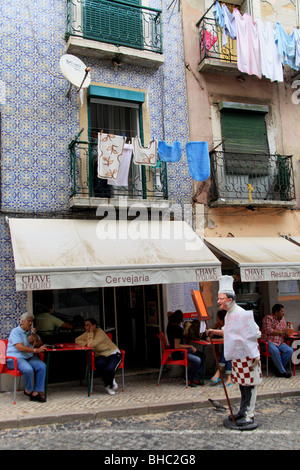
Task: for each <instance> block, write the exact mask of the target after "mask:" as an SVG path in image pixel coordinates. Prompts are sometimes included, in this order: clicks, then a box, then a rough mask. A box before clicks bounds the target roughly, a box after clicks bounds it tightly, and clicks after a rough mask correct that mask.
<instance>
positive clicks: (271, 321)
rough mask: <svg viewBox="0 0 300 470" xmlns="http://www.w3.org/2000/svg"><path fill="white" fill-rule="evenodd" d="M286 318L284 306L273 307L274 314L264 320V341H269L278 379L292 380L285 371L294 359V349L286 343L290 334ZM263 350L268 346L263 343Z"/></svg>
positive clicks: (269, 348)
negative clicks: (292, 358)
mask: <svg viewBox="0 0 300 470" xmlns="http://www.w3.org/2000/svg"><path fill="white" fill-rule="evenodd" d="M283 316H284V306H283V305H281V304H275V305H273V307H272V314H271V315H267V316H266V317H265V318H264V319H263V326H262V336H261V339H262V341H267V343H268V351H269V353H270V355H271V359H272V361H273V364H274V367H275V374H276V375H277V377H285V378H290V377H291V376H292V375H291V374H290V373H289V372H287V371H286V370H285V366H286V364H287V363H288V362H289V360H290V359H291V357H292V354H293V352H294V351H293V349H292V348H291V347H290V346H288V345H287V344H286V343H285V342H284V341H285V338H286V335H287V333H288V328H287V324H286V321H285V319H284V318H283ZM261 348H262V349H263V348H264V350H265V348H266V346H265V344H264V343H261Z"/></svg>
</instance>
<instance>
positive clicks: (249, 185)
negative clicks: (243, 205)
mask: <svg viewBox="0 0 300 470" xmlns="http://www.w3.org/2000/svg"><path fill="white" fill-rule="evenodd" d="M248 191H249V201H250V202H252V196H251V192H252V191H254V188H252V186H251V184H250V183H248Z"/></svg>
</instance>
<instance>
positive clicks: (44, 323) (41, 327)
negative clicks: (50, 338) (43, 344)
mask: <svg viewBox="0 0 300 470" xmlns="http://www.w3.org/2000/svg"><path fill="white" fill-rule="evenodd" d="M53 313H54V306H53V305H52V306H51V307H50V308H48V311H46V312H41V313H38V314H37V316H36V325H37V329H38V331H39V333H42V336H43V335H50V334H52V333H53V332H54V330H55V329H58V328H66V329H68V330H73V326H72V325H69V323H65V322H64V321H63V320H61V319H60V318H57V317H55V316H54V315H53Z"/></svg>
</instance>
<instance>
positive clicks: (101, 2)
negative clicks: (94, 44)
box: [83, 0, 143, 49]
mask: <svg viewBox="0 0 300 470" xmlns="http://www.w3.org/2000/svg"><path fill="white" fill-rule="evenodd" d="M139 6H140V0H127V1H122V2H120V3H118V2H115V1H108V0H85V1H84V9H83V20H84V32H83V35H84V37H86V38H91V39H95V40H97V41H103V42H108V43H112V44H116V45H124V46H130V47H134V48H138V49H142V48H143V34H142V31H143V30H142V11H141V9H140V8H135V7H139Z"/></svg>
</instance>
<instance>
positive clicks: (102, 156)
mask: <svg viewBox="0 0 300 470" xmlns="http://www.w3.org/2000/svg"><path fill="white" fill-rule="evenodd" d="M125 142H126V137H124V136H123V137H122V136H119V135H114V134H104V133H102V132H101V133H100V132H99V133H98V178H102V179H109V180H114V181H115V180H116V179H117V178H118V174H119V168H120V159H121V156H122V153H123V148H124V144H125Z"/></svg>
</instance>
